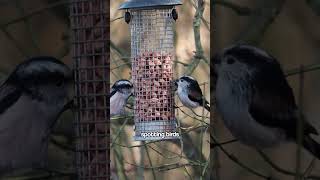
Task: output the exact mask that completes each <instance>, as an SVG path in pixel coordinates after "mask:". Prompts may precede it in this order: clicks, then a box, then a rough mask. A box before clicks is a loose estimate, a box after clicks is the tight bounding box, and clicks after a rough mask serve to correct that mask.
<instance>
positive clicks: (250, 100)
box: [213, 44, 320, 159]
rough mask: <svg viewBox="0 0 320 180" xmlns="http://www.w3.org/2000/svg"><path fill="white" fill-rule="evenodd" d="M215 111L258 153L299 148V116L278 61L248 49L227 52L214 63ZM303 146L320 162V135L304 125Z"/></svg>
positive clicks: (242, 47) (245, 46)
mask: <svg viewBox="0 0 320 180" xmlns="http://www.w3.org/2000/svg"><path fill="white" fill-rule="evenodd" d="M213 62H214V68H215V71H216V73H217V84H216V95H215V96H216V105H217V111H218V112H219V113H220V114H221V116H222V119H223V121H224V123H225V125H226V127H227V128H228V129H229V130H230V132H231V133H232V134H233V136H234V137H236V138H237V139H238V140H240V141H241V142H242V143H244V144H247V145H249V146H253V147H256V148H266V147H273V146H275V145H278V144H280V143H282V142H289V141H291V142H296V139H297V135H296V134H297V133H296V129H297V121H298V119H299V111H298V108H297V105H296V102H295V99H294V95H293V91H292V89H291V88H290V86H289V84H288V82H287V80H286V78H285V75H284V73H283V71H282V69H281V66H280V64H279V63H278V61H277V60H276V59H275V58H274V57H272V56H271V55H269V54H268V53H267V52H265V51H264V50H262V49H259V48H256V47H254V46H250V45H246V44H238V45H234V46H231V47H229V48H226V49H224V50H223V52H222V53H221V54H217V55H216V56H215V57H214V59H213ZM302 124H303V127H304V129H303V140H302V145H303V146H304V148H305V149H307V150H308V151H309V152H311V153H312V154H314V155H315V156H316V157H317V158H318V159H320V145H319V144H318V143H317V142H316V141H315V140H314V139H312V137H311V136H310V135H311V134H314V135H318V132H317V130H316V129H315V128H314V127H313V126H312V125H311V124H309V123H308V122H307V121H305V120H302Z"/></svg>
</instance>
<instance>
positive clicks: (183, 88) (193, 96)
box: [175, 76, 210, 111]
mask: <svg viewBox="0 0 320 180" xmlns="http://www.w3.org/2000/svg"><path fill="white" fill-rule="evenodd" d="M175 85H176V86H177V87H178V88H177V94H178V97H179V99H180V101H181V102H182V104H183V105H184V106H186V107H188V108H196V107H199V106H203V107H204V108H205V109H206V110H208V111H210V106H209V102H208V101H207V100H205V99H204V97H203V95H202V91H201V89H200V87H199V84H198V82H197V80H195V79H194V78H193V77H191V76H182V77H180V78H179V79H177V80H176V81H175Z"/></svg>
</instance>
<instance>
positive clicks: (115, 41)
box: [110, 0, 210, 180]
mask: <svg viewBox="0 0 320 180" xmlns="http://www.w3.org/2000/svg"><path fill="white" fill-rule="evenodd" d="M123 2H124V1H123V0H121V1H119V0H111V1H110V4H111V8H110V19H111V24H110V35H111V46H110V52H111V76H110V78H111V79H110V80H111V81H110V82H111V84H112V83H114V82H115V81H116V80H118V79H121V78H125V79H131V77H130V72H131V68H130V66H129V65H130V63H131V62H130V31H129V26H128V24H127V23H126V22H125V21H124V19H123V18H121V17H122V16H123V15H124V12H123V11H120V10H118V8H119V6H120V4H121V3H123ZM182 2H183V5H181V6H177V7H176V8H177V11H178V14H179V18H178V20H177V21H176V23H175V41H176V42H175V53H176V58H175V61H174V77H175V78H178V77H180V76H182V75H185V74H189V75H191V76H193V77H195V78H196V79H197V80H198V82H199V84H200V85H201V89H202V91H203V93H204V95H205V97H206V99H207V100H209V99H210V89H209V88H210V83H209V82H210V79H209V76H210V67H209V57H210V52H209V51H210V2H209V1H208V0H206V1H202V0H199V1H197V0H183V1H182ZM197 9H198V11H197ZM201 9H202V10H201ZM195 31H196V32H195ZM195 34H196V35H200V36H199V37H200V38H198V37H197V36H196V38H195ZM199 47H200V48H199ZM175 102H176V105H177V106H179V107H180V106H181V104H180V101H179V100H178V99H176V100H175ZM131 104H132V101H131ZM128 111H129V113H128V114H127V115H126V116H122V117H114V118H112V119H111V134H112V143H111V173H112V175H113V176H112V177H113V178H114V179H142V178H144V179H159V180H160V179H168V180H169V179H175V180H178V179H199V178H202V179H205V178H207V179H208V178H209V173H208V172H209V171H208V169H209V168H208V167H209V161H208V159H209V152H210V150H209V144H208V140H209V134H208V124H209V116H210V114H209V113H208V112H207V111H205V110H204V111H203V109H202V108H197V109H195V111H194V112H192V111H190V110H189V109H187V108H184V107H181V108H180V109H177V110H176V117H177V119H178V121H179V122H180V126H181V128H180V130H181V133H182V134H183V135H182V139H181V141H177V140H176V141H158V142H145V143H142V142H138V141H133V135H134V131H133V117H132V111H130V110H128ZM196 114H198V115H199V116H197V115H196Z"/></svg>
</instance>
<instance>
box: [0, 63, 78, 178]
mask: <svg viewBox="0 0 320 180" xmlns="http://www.w3.org/2000/svg"><path fill="white" fill-rule="evenodd" d="M72 81H73V73H72V71H71V70H70V69H69V68H68V67H67V66H66V65H65V64H63V63H62V62H61V61H59V60H57V59H55V58H53V57H35V58H31V59H29V60H27V61H24V62H23V63H21V64H20V65H18V66H17V67H16V68H15V70H14V71H13V72H12V73H11V74H10V75H9V77H8V78H7V79H6V80H5V81H4V83H3V84H2V85H1V86H0V173H4V172H7V171H10V170H13V169H19V168H44V167H45V166H46V164H47V149H48V138H47V137H48V135H49V134H50V132H51V129H52V127H53V125H54V123H55V122H56V121H57V119H58V118H59V116H60V114H61V113H62V112H63V111H65V110H66V109H68V108H69V107H70V105H71V102H72V100H71V101H70V96H69V95H70V94H69V88H71V87H72V86H71V85H72V84H73V83H72Z"/></svg>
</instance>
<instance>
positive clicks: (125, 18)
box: [124, 9, 131, 24]
mask: <svg viewBox="0 0 320 180" xmlns="http://www.w3.org/2000/svg"><path fill="white" fill-rule="evenodd" d="M124 20H125V21H126V23H127V24H129V22H130V20H131V14H130V12H129V11H128V9H127V11H126V13H125V14H124Z"/></svg>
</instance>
